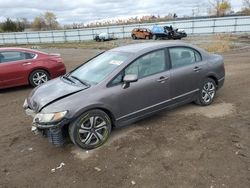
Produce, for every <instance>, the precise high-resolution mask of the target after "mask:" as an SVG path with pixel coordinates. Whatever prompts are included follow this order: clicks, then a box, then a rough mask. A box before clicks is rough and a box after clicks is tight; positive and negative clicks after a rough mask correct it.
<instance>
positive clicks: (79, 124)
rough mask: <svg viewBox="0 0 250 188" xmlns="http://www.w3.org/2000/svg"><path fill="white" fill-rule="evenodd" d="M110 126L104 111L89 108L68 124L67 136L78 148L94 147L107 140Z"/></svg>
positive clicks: (108, 118)
mask: <svg viewBox="0 0 250 188" xmlns="http://www.w3.org/2000/svg"><path fill="white" fill-rule="evenodd" d="M102 124H103V125H102ZM111 126H112V125H111V120H110V117H109V116H108V115H107V114H106V113H105V112H104V111H102V110H97V109H96V110H90V111H87V112H85V113H83V114H82V115H80V116H79V117H78V118H77V119H76V120H75V121H74V122H73V123H72V124H70V125H69V136H70V139H71V141H72V142H73V143H74V144H75V145H77V146H79V147H80V148H83V149H88V150H89V149H94V148H97V147H99V146H101V145H102V144H104V143H105V142H106V141H107V139H108V138H109V135H110V133H111ZM93 142H94V143H93Z"/></svg>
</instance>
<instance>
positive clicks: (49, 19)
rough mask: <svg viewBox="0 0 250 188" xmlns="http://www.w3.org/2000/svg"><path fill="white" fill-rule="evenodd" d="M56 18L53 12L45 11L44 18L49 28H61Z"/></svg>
mask: <svg viewBox="0 0 250 188" xmlns="http://www.w3.org/2000/svg"><path fill="white" fill-rule="evenodd" d="M56 19H57V18H56V15H55V14H54V13H53V12H49V11H47V12H45V13H44V20H45V24H46V26H47V29H48V30H52V29H58V28H59V24H58V22H57V20H56Z"/></svg>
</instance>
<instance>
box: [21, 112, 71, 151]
mask: <svg viewBox="0 0 250 188" xmlns="http://www.w3.org/2000/svg"><path fill="white" fill-rule="evenodd" d="M25 113H26V114H27V115H28V116H31V117H33V122H32V126H31V131H32V132H33V133H34V134H35V135H37V134H42V135H43V136H45V137H47V138H48V139H49V141H50V142H51V143H52V144H54V145H56V146H62V145H63V144H64V143H65V140H66V133H65V132H64V129H63V128H64V126H65V125H67V124H68V123H69V120H67V119H62V120H60V121H58V122H54V123H46V124H45V123H38V122H35V121H34V118H35V116H36V113H35V112H34V111H33V110H32V109H30V108H26V109H25Z"/></svg>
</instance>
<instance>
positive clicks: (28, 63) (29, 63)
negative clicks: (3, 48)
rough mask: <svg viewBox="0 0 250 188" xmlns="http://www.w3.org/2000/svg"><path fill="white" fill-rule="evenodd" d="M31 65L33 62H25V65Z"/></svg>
mask: <svg viewBox="0 0 250 188" xmlns="http://www.w3.org/2000/svg"><path fill="white" fill-rule="evenodd" d="M27 65H31V62H27V63H24V64H23V66H27Z"/></svg>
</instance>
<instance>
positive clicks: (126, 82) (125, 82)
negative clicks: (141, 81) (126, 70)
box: [122, 74, 138, 89]
mask: <svg viewBox="0 0 250 188" xmlns="http://www.w3.org/2000/svg"><path fill="white" fill-rule="evenodd" d="M137 80H138V76H137V75H136V74H128V75H125V76H124V78H123V85H122V88H123V89H126V88H128V87H129V86H130V83H132V82H137Z"/></svg>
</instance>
